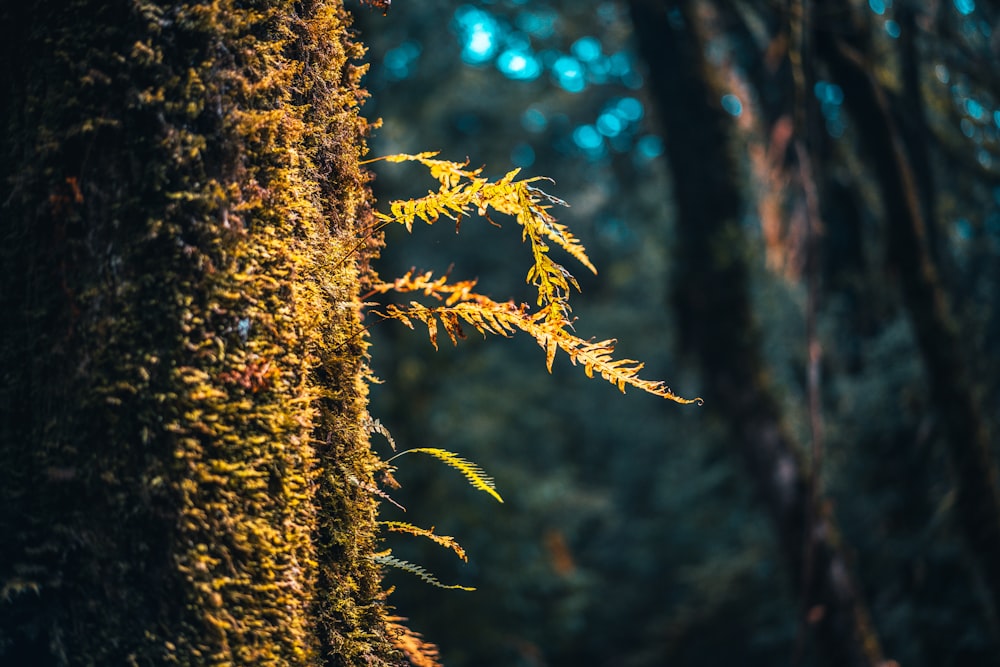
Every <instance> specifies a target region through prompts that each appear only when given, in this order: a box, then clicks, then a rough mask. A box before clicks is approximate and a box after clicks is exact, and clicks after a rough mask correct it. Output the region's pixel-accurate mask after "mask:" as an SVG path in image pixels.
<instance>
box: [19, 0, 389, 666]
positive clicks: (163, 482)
mask: <svg viewBox="0 0 1000 667" xmlns="http://www.w3.org/2000/svg"><path fill="white" fill-rule="evenodd" d="M0 50H2V54H3V57H4V61H5V63H6V65H5V67H4V68H3V71H2V73H0V128H2V132H0V234H2V243H0V255H2V262H0V266H2V274H0V313H2V322H3V324H2V325H0V367H2V382H0V460H2V461H3V462H4V465H3V472H2V473H0V474H2V475H3V480H2V483H0V498H2V500H0V506H2V508H3V509H2V513H0V534H2V535H3V548H2V550H0V586H2V601H0V662H3V663H4V664H12V665H13V664H32V665H46V664H100V665H112V664H114V665H117V664H164V663H169V662H176V663H179V664H223V663H227V664H243V665H268V664H272V665H304V664H343V665H353V664H362V663H365V664H386V663H387V662H390V661H391V660H392V655H393V653H392V649H391V647H390V645H389V640H388V639H387V637H386V634H385V628H384V625H383V616H382V612H381V611H380V609H381V605H379V604H377V603H378V601H379V600H380V598H381V597H382V595H383V593H382V591H381V589H380V585H379V574H378V571H377V568H376V567H375V565H374V563H372V561H371V560H370V558H369V556H370V554H371V553H372V551H373V548H374V511H375V505H374V503H373V502H372V499H371V498H370V497H369V495H368V494H367V493H365V492H364V491H363V490H362V489H361V488H360V486H359V485H358V482H359V481H361V482H363V480H366V479H370V477H371V474H372V470H373V469H374V468H375V467H376V465H377V461H375V460H374V459H373V457H372V455H371V454H370V452H369V450H368V447H367V431H366V429H365V427H364V419H365V416H366V388H365V384H364V383H363V381H362V380H361V373H362V372H363V352H364V350H363V343H362V342H359V339H358V338H356V337H354V333H355V332H356V331H357V330H358V328H359V324H358V301H357V298H356V294H357V282H358V270H357V268H356V263H355V262H354V261H346V262H338V261H337V260H339V259H340V258H342V257H344V256H345V255H346V254H347V249H348V248H350V247H351V246H352V240H353V239H355V238H356V234H357V230H358V228H359V227H360V226H363V225H365V224H367V216H368V210H367V206H368V204H367V195H366V191H365V186H364V177H363V175H362V174H361V173H360V172H359V167H358V165H357V160H358V156H359V155H360V154H361V152H362V151H363V150H364V149H363V141H362V136H363V134H364V132H365V124H364V121H363V120H361V119H360V118H359V117H358V114H357V104H358V100H359V99H360V98H361V96H362V93H361V91H360V89H359V87H358V79H359V76H360V70H359V68H357V67H356V66H354V65H352V64H351V61H352V60H353V59H356V58H357V57H358V56H359V55H360V49H359V48H358V47H357V46H355V45H354V44H353V43H352V42H351V40H350V39H349V37H348V36H347V18H346V15H345V13H344V11H343V9H342V7H341V5H340V3H339V2H330V3H327V2H319V1H306V2H284V1H277V2H271V1H269V2H264V1H252V2H240V3H236V2H234V1H232V0H222V1H220V2H214V3H181V2H177V3H169V2H161V3H157V2H149V1H146V0H132V1H127V0H117V1H114V2H97V1H95V0H77V1H75V2H70V3H65V2H49V1H45V0H41V1H39V2H34V3H4V4H3V6H2V8H0ZM352 481H353V483H352Z"/></svg>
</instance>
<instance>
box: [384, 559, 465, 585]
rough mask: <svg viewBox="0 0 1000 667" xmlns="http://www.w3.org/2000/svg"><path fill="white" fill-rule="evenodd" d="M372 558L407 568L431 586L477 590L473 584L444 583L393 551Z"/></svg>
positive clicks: (391, 565)
mask: <svg viewBox="0 0 1000 667" xmlns="http://www.w3.org/2000/svg"><path fill="white" fill-rule="evenodd" d="M372 560H373V561H375V562H376V563H378V564H380V565H388V566H390V567H395V568H398V569H400V570H405V571H406V572H409V573H410V574H415V575H416V576H418V577H420V578H421V579H423V580H424V581H426V582H427V583H428V584H430V585H431V586H436V587H438V588H447V589H458V590H460V591H474V590H476V589H475V588H472V587H471V586H460V585H458V584H452V585H447V584H442V583H441V582H440V581H438V579H437V578H436V577H435V576H434V575H432V574H431V573H430V572H428V571H427V570H425V569H424V568H422V567H420V566H419V565H415V564H413V563H411V562H410V561H407V560H403V559H402V558H396V557H395V556H393V555H392V554H391V553H384V554H376V555H374V556H372Z"/></svg>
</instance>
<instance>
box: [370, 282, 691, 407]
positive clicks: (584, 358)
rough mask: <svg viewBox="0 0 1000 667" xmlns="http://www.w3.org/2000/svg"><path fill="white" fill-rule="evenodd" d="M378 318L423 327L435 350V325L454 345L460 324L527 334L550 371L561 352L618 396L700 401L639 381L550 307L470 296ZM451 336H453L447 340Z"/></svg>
mask: <svg viewBox="0 0 1000 667" xmlns="http://www.w3.org/2000/svg"><path fill="white" fill-rule="evenodd" d="M380 314H381V315H382V316H383V317H389V318H393V319H398V320H400V321H402V322H404V323H406V324H408V326H410V327H411V328H412V326H413V325H412V323H411V322H410V318H413V319H415V320H419V321H421V322H424V323H425V324H427V327H428V330H429V331H431V343H432V344H434V346H435V348H436V347H437V322H438V321H440V322H441V323H442V324H443V325H444V327H445V330H446V331H448V332H449V335H450V336H451V340H452V342H453V343H454V342H455V341H456V337H461V335H457V334H461V325H460V323H461V322H465V323H467V324H470V325H472V326H473V327H475V329H476V330H477V331H479V332H480V333H481V334H484V335H485V334H487V333H490V334H494V335H500V336H504V337H508V336H510V335H511V334H512V333H514V332H515V331H516V330H520V331H523V332H524V333H526V334H528V335H530V336H531V337H532V338H534V339H535V341H536V342H537V343H538V345H539V346H541V348H542V349H543V350H545V366H546V368H547V369H548V371H549V372H550V373H551V372H552V363H553V361H554V360H555V356H556V352H557V351H558V350H562V351H563V352H565V353H566V354H567V355H568V356H569V358H570V361H571V362H572V363H573V364H574V365H576V364H581V365H583V370H584V373H586V374H587V377H594V373H595V371H596V372H597V373H599V374H600V376H601V377H602V378H604V379H605V380H607V381H608V382H610V383H611V384H613V385H615V386H616V387H618V389H619V390H620V391H622V392H624V391H625V387H626V386H631V387H635V388H636V389H641V390H642V391H645V392H647V393H649V394H652V395H654V396H659V397H661V398H666V399H668V400H671V401H674V402H675V403H682V404H690V403H696V404H698V405H701V404H702V402H703V401H702V399H701V398H683V397H681V396H678V395H677V394H675V393H674V392H673V391H672V390H671V389H670V387H669V386H667V384H666V383H664V382H662V381H659V380H656V381H654V380H644V379H642V378H640V377H639V371H641V370H642V369H643V366H644V365H643V364H642V363H641V362H638V361H636V360H634V359H615V358H614V356H613V355H614V350H615V343H616V341H615V340H614V339H610V340H603V341H597V342H594V341H588V340H584V339H582V338H580V337H578V336H576V335H575V334H573V333H572V332H571V331H570V330H571V329H572V322H571V321H570V320H568V319H566V318H565V317H564V316H562V315H561V314H560V311H559V310H558V309H557V308H556V305H555V304H554V305H553V306H550V308H549V309H547V310H541V311H539V312H536V313H531V312H529V311H528V308H527V306H525V305H523V304H522V305H521V306H516V305H514V303H513V302H510V301H508V302H506V303H497V302H496V301H492V300H490V299H488V298H487V297H484V296H482V295H475V296H474V300H472V301H464V302H459V303H456V304H454V305H452V306H437V307H428V306H425V305H423V304H421V303H418V302H415V301H414V302H411V303H410V304H409V307H408V308H405V309H404V308H400V307H398V306H393V305H389V306H387V307H386V309H385V312H384V313H380ZM453 332H457V334H456V335H453Z"/></svg>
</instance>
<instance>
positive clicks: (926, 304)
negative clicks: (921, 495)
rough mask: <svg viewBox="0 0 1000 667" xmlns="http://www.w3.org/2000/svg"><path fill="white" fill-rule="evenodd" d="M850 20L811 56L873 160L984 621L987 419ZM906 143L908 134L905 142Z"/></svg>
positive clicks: (990, 539) (998, 521)
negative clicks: (978, 574)
mask: <svg viewBox="0 0 1000 667" xmlns="http://www.w3.org/2000/svg"><path fill="white" fill-rule="evenodd" d="M865 35H866V33H865V31H864V27H863V26H861V25H859V22H858V21H857V20H855V21H854V22H846V21H845V22H843V23H842V24H839V25H838V28H837V30H836V31H834V30H829V31H824V32H820V33H819V35H818V40H817V46H818V49H819V51H818V53H819V55H820V57H821V58H823V59H824V60H825V61H826V63H827V64H828V66H829V68H830V72H831V74H832V75H833V77H834V79H835V80H836V81H837V82H838V83H839V84H840V85H841V87H842V88H843V89H844V90H845V95H844V104H845V105H846V106H847V108H848V110H849V112H850V114H851V119H852V121H853V122H854V123H855V125H856V127H857V131H858V133H859V135H860V138H861V141H860V143H861V145H862V146H863V147H864V150H866V151H867V153H868V155H869V157H870V158H871V162H872V166H873V169H872V175H873V177H874V178H875V181H876V183H877V185H878V188H879V190H880V193H881V200H882V204H883V206H884V207H885V211H884V214H885V220H886V231H887V247H888V255H889V257H888V259H889V263H890V265H891V266H892V267H893V269H894V270H895V271H896V273H897V275H898V278H899V281H898V282H899V287H900V291H901V293H902V297H903V304H904V306H905V308H906V311H907V314H908V316H909V319H910V323H911V325H912V327H913V331H914V334H915V337H916V340H917V345H918V347H919V349H920V353H921V356H922V358H923V363H924V367H925V368H926V371H927V378H928V381H929V385H930V395H931V399H932V400H933V402H934V405H935V407H936V408H937V413H938V416H939V417H940V419H941V423H942V427H943V431H944V434H945V439H946V442H947V447H948V453H949V456H950V459H951V462H952V465H953V468H954V473H955V490H956V508H955V509H956V512H955V518H956V521H957V523H958V525H959V526H960V527H961V530H962V532H963V534H964V536H965V539H966V542H967V543H968V545H969V547H970V548H971V550H972V552H973V554H974V555H975V557H976V560H977V561H978V563H979V566H980V569H981V571H982V576H983V579H984V581H985V582H986V585H987V588H988V589H989V595H990V598H991V601H992V607H993V614H996V613H997V612H998V610H1000V486H998V483H997V470H996V466H995V464H994V461H993V458H992V455H991V450H990V448H991V444H990V433H989V423H988V420H987V419H986V418H985V416H984V415H983V411H982V407H981V398H980V396H979V391H981V389H982V388H981V387H980V386H978V385H977V381H976V379H975V374H974V372H973V370H972V368H971V367H970V361H969V359H967V358H966V357H965V355H964V347H965V346H964V344H963V343H964V341H963V339H962V334H961V331H960V329H959V324H958V321H957V320H956V318H955V316H954V314H953V310H952V305H951V299H950V297H949V294H948V292H947V290H946V288H945V285H944V283H943V280H942V278H941V271H940V268H939V266H938V263H937V261H936V260H935V257H934V254H933V253H932V250H931V239H930V233H931V231H930V230H931V227H932V225H931V224H930V222H931V220H930V219H929V217H928V216H931V215H933V211H932V210H930V209H927V210H925V207H924V206H922V200H926V201H927V205H928V206H930V205H931V204H932V203H933V200H932V199H927V198H922V197H921V194H920V191H919V187H918V183H919V182H920V181H921V180H926V179H925V178H924V179H922V178H920V175H921V174H920V172H921V171H926V168H925V169H924V170H916V171H915V169H914V164H913V160H914V158H913V157H912V156H914V155H916V156H918V158H917V160H918V164H919V161H920V160H921V159H924V158H923V156H922V150H921V149H919V148H915V147H913V146H909V145H907V142H906V140H905V138H904V135H903V133H902V132H901V131H900V128H899V127H898V126H897V124H896V122H895V120H894V117H895V115H894V114H893V109H892V106H891V104H892V103H891V102H890V100H889V97H888V96H887V95H886V92H885V91H884V90H883V89H882V87H881V85H880V84H879V83H878V81H877V80H876V79H875V77H874V75H873V69H874V68H873V67H872V66H871V63H870V62H868V60H867V58H868V55H867V54H868V51H869V49H868V44H867V38H866V37H865ZM911 136H912V135H911Z"/></svg>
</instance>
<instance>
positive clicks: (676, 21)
mask: <svg viewBox="0 0 1000 667" xmlns="http://www.w3.org/2000/svg"><path fill="white" fill-rule="evenodd" d="M630 7H631V12H632V18H633V23H634V25H635V29H636V34H637V37H638V40H639V50H640V54H641V55H642V56H643V57H644V58H645V60H646V61H647V62H648V63H649V89H650V91H651V93H652V94H653V96H654V100H655V101H656V103H657V111H658V112H659V117H660V120H661V123H662V125H663V128H664V133H665V135H666V156H667V158H668V160H669V162H670V165H671V174H672V178H673V184H674V187H673V192H674V197H675V200H676V210H677V248H676V253H675V266H676V271H675V278H674V280H675V283H676V288H675V290H676V291H675V297H674V307H675V312H676V313H677V319H678V324H679V326H680V328H681V341H682V346H683V348H684V349H686V350H687V351H690V352H691V353H693V354H694V356H695V357H696V358H697V360H698V363H699V366H700V368H701V370H702V373H703V381H704V383H705V386H704V392H703V395H704V397H705V403H706V409H711V410H716V411H718V412H719V414H720V415H721V417H722V418H723V419H724V420H725V422H726V424H727V426H728V433H729V437H730V439H731V441H732V443H733V446H734V447H736V448H737V449H738V451H739V452H740V453H741V455H742V456H743V458H744V460H745V462H746V465H747V467H748V469H749V471H750V473H751V475H752V477H753V479H754V481H755V482H756V484H757V488H758V491H759V493H760V495H761V497H762V499H763V501H764V503H765V505H766V507H767V510H768V512H769V514H770V516H771V518H772V520H773V522H774V525H775V527H776V530H777V533H778V536H779V539H780V544H781V546H782V550H783V554H784V556H785V559H786V561H787V562H788V564H789V566H790V576H791V578H792V581H793V583H794V584H796V585H798V586H804V590H802V591H800V593H801V595H802V596H803V598H804V599H805V600H806V601H807V604H806V608H807V609H809V610H810V616H811V618H810V622H811V623H812V624H813V625H812V627H813V630H814V632H815V637H816V640H817V643H818V652H819V653H820V655H821V656H822V659H823V660H824V661H825V662H827V663H828V664H831V665H856V666H865V667H872V666H875V665H879V664H880V663H882V660H883V659H882V653H881V648H880V646H879V642H878V638H877V636H876V633H875V631H874V629H873V627H872V623H871V621H870V619H869V617H868V613H867V609H866V607H865V605H864V604H863V601H862V600H861V598H860V596H859V591H858V590H857V586H856V584H855V583H854V581H853V578H852V575H851V572H850V566H849V563H848V561H847V558H846V557H845V556H844V554H843V551H842V547H841V545H840V543H839V537H838V532H837V529H836V525H835V521H834V518H833V516H832V512H831V511H830V510H829V509H828V508H826V506H825V504H824V503H822V502H821V499H820V498H818V497H816V494H815V489H814V487H813V486H812V484H811V482H810V479H809V476H808V475H807V474H806V471H805V469H804V466H803V464H802V461H801V459H800V456H799V447H798V446H797V445H796V443H795V442H794V441H793V439H792V436H791V435H790V434H789V432H788V430H787V428H786V426H785V424H784V423H783V419H782V415H781V410H780V407H779V406H778V403H777V401H776V399H775V398H774V396H773V393H772V389H771V386H770V381H769V380H768V377H767V371H766V368H765V366H764V363H763V361H762V359H761V353H760V335H759V332H758V329H757V324H756V322H755V319H754V316H753V313H752V311H751V304H750V297H749V293H748V286H749V270H748V264H747V260H746V257H745V252H746V241H745V239H744V236H743V232H742V229H741V226H740V217H741V214H742V201H741V195H740V191H739V182H740V179H739V176H738V170H737V167H736V163H735V159H734V155H733V154H732V152H731V149H730V146H729V121H728V119H727V117H726V116H725V112H724V111H723V110H722V108H721V106H720V103H719V99H720V97H721V94H720V93H719V90H718V87H717V85H716V84H715V83H714V77H715V75H714V73H713V72H712V71H711V69H710V68H709V67H708V65H707V63H706V61H705V57H704V54H703V50H704V45H703V43H702V39H701V37H700V35H699V34H698V27H697V21H696V19H695V18H694V16H693V14H692V3H690V2H676V1H670V0H667V1H657V0H632V1H631V2H630ZM810 541H811V542H812V543H811V546H810V547H809V548H810V549H811V558H812V566H811V567H809V568H808V569H807V564H806V558H805V557H804V556H805V554H806V552H807V545H810ZM806 573H808V574H809V575H810V576H809V577H808V580H805V581H804V579H803V575H804V574H806Z"/></svg>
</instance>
